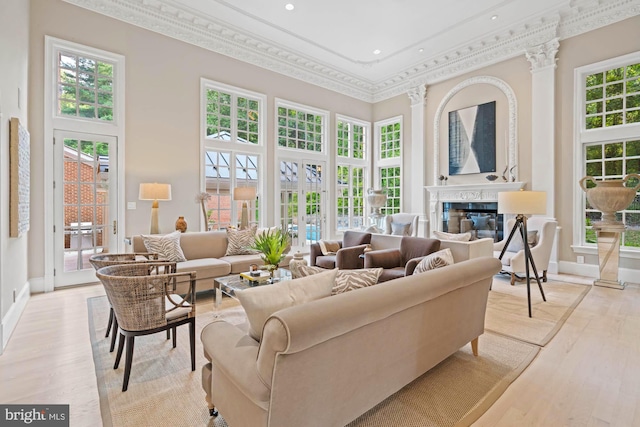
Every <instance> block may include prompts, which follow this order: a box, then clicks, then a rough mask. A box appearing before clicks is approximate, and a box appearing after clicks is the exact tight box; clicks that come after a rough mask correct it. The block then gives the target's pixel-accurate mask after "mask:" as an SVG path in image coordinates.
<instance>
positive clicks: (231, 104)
mask: <svg viewBox="0 0 640 427" xmlns="http://www.w3.org/2000/svg"><path fill="white" fill-rule="evenodd" d="M204 91H205V103H206V111H205V116H206V117H205V137H206V138H207V139H209V140H216V141H227V142H228V141H231V142H237V143H244V144H254V145H257V144H260V142H261V140H262V134H263V131H262V125H263V124H262V108H263V104H264V96H263V95H260V94H257V93H252V92H248V91H245V90H243V89H239V88H234V87H231V86H226V85H222V84H220V83H214V82H210V81H204Z"/></svg>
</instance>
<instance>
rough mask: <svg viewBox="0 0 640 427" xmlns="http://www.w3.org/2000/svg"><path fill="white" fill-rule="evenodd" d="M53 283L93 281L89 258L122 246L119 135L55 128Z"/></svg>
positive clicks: (64, 284)
mask: <svg viewBox="0 0 640 427" xmlns="http://www.w3.org/2000/svg"><path fill="white" fill-rule="evenodd" d="M54 141H55V143H54V183H53V191H54V248H55V250H54V268H55V270H54V286H55V287H61V286H67V285H76V284H80V283H88V282H94V281H95V280H96V277H95V272H94V269H93V267H92V266H91V264H90V263H89V258H90V257H91V255H93V254H99V253H106V252H114V251H116V250H117V247H118V244H117V243H118V224H117V213H118V209H117V201H118V194H117V193H118V185H117V184H118V183H117V176H118V174H117V167H118V164H117V163H118V162H117V158H118V157H117V155H116V142H117V139H116V138H115V137H112V136H103V135H94V134H87V133H81V132H72V131H59V130H56V131H54Z"/></svg>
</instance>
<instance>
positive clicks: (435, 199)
mask: <svg viewBox="0 0 640 427" xmlns="http://www.w3.org/2000/svg"><path fill="white" fill-rule="evenodd" d="M524 185H525V183H524V182H488V183H486V184H484V183H483V184H460V185H432V186H426V187H425V188H426V189H427V191H428V192H429V212H428V213H427V217H428V218H429V224H430V226H431V227H433V228H432V230H430V231H429V233H428V234H429V235H431V231H434V230H437V231H442V220H441V219H442V204H443V203H444V202H471V203H473V202H497V201H498V193H499V192H501V191H517V190H520V189H521V188H523V187H524Z"/></svg>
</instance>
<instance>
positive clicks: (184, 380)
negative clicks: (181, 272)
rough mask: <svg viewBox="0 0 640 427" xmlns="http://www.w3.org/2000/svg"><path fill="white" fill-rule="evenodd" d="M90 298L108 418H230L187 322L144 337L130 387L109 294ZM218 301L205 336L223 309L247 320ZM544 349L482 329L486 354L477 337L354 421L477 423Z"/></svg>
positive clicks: (201, 306) (115, 422)
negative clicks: (219, 404)
mask: <svg viewBox="0 0 640 427" xmlns="http://www.w3.org/2000/svg"><path fill="white" fill-rule="evenodd" d="M225 301H226V299H225ZM233 303H234V302H231V304H233ZM225 305H229V303H228V302H225ZM88 306H89V329H90V335H91V342H92V349H93V357H94V361H95V365H96V377H97V383H98V392H99V395H100V405H101V412H102V419H103V423H104V425H105V426H118V427H120V426H141V425H153V426H172V427H173V426H210V427H226V426H227V424H226V423H225V421H224V418H223V417H222V415H221V416H218V417H217V418H215V419H212V418H210V417H209V413H208V409H207V406H206V402H205V399H204V396H205V394H204V391H203V390H202V386H201V383H200V381H201V380H200V376H201V373H200V370H201V367H202V365H203V364H205V358H204V356H203V355H202V345H201V343H200V340H199V339H198V340H197V348H196V352H197V354H196V357H197V359H196V371H194V372H191V370H190V362H189V345H188V333H187V329H188V328H187V327H183V329H184V330H183V331H180V330H178V347H177V348H176V349H173V348H172V347H171V342H170V341H167V340H166V337H165V335H164V334H163V333H159V334H154V335H149V336H146V337H140V338H136V345H135V351H134V356H133V365H132V368H131V379H130V382H129V389H128V391H127V392H125V393H122V392H121V388H122V377H123V372H124V356H123V361H121V364H120V368H119V369H117V370H114V369H113V361H114V359H115V352H114V353H109V339H105V338H104V333H105V329H106V324H107V317H108V305H107V300H106V297H95V298H90V299H88ZM212 308H213V304H212V303H211V302H210V301H206V300H204V302H203V303H201V300H200V299H199V301H198V317H197V321H196V325H197V329H198V332H197V336H198V337H199V331H200V330H201V329H202V327H204V326H205V325H206V324H208V323H209V322H210V321H211V320H213V319H214V317H215V316H220V317H222V318H224V319H226V320H228V321H229V322H231V323H235V324H242V323H245V321H246V320H245V316H244V311H243V310H242V308H241V307H239V306H236V307H231V308H226V309H223V310H219V312H218V313H213V312H212ZM178 329H180V328H178ZM538 351H539V347H538V346H534V345H531V344H527V343H523V342H520V341H517V340H514V339H511V338H509V337H505V336H500V335H495V334H491V333H485V334H484V335H483V336H482V337H480V344H479V353H480V356H479V357H477V358H476V357H474V356H473V355H472V354H471V347H470V346H469V345H467V346H465V347H464V348H462V349H460V350H459V351H458V352H457V353H455V354H454V355H452V356H451V357H449V358H448V359H446V360H444V361H443V362H442V363H440V364H439V365H438V366H436V367H435V368H433V369H431V370H430V371H429V372H427V373H426V374H425V375H423V376H422V377H420V378H419V379H417V380H416V381H414V382H412V383H411V384H409V385H407V386H406V387H405V388H403V389H402V390H400V391H399V392H398V393H396V394H394V395H393V396H391V397H389V398H388V399H386V400H385V401H383V402H382V403H380V404H379V405H378V406H376V407H375V408H373V409H371V410H370V411H369V412H367V413H366V414H364V415H362V416H361V417H360V418H358V419H357V420H355V421H354V422H352V423H351V424H349V426H350V427H355V426H358V427H368V426H388V427H392V426H393V427H401V426H420V427H422V426H462V425H470V424H471V423H472V422H473V421H475V420H476V419H478V418H479V417H480V416H481V415H482V414H483V413H484V412H485V411H486V410H487V409H488V408H489V407H490V406H491V405H492V404H493V403H494V402H495V401H496V399H497V398H498V397H499V396H500V395H501V394H502V393H503V392H504V390H505V389H506V388H507V387H508V385H509V384H510V383H511V382H512V381H513V380H515V379H516V378H517V377H518V375H520V373H521V372H522V371H523V370H524V369H525V368H526V367H527V366H528V365H529V364H530V363H531V361H532V360H533V359H534V358H535V356H536V354H537V353H538ZM232 427H244V426H232Z"/></svg>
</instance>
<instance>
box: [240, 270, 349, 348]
mask: <svg viewBox="0 0 640 427" xmlns="http://www.w3.org/2000/svg"><path fill="white" fill-rule="evenodd" d="M337 273H338V270H329V271H325V272H323V273H319V274H314V275H313V276H309V277H301V278H299V279H294V280H285V281H282V282H278V283H275V284H273V285H263V286H256V287H254V288H248V289H244V290H242V291H237V292H236V297H237V298H238V300H239V301H240V304H242V307H243V308H244V311H245V312H246V313H247V319H248V320H249V335H250V336H251V337H252V338H253V339H255V340H257V341H260V339H261V337H262V329H263V328H264V323H265V322H266V321H267V319H268V318H269V316H271V315H272V314H273V313H275V312H276V311H278V310H282V309H283V308H287V307H293V306H294V305H298V304H303V303H306V302H309V301H314V300H317V299H320V298H324V297H328V296H330V295H331V289H332V288H333V285H334V283H335V278H336V274H337Z"/></svg>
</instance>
